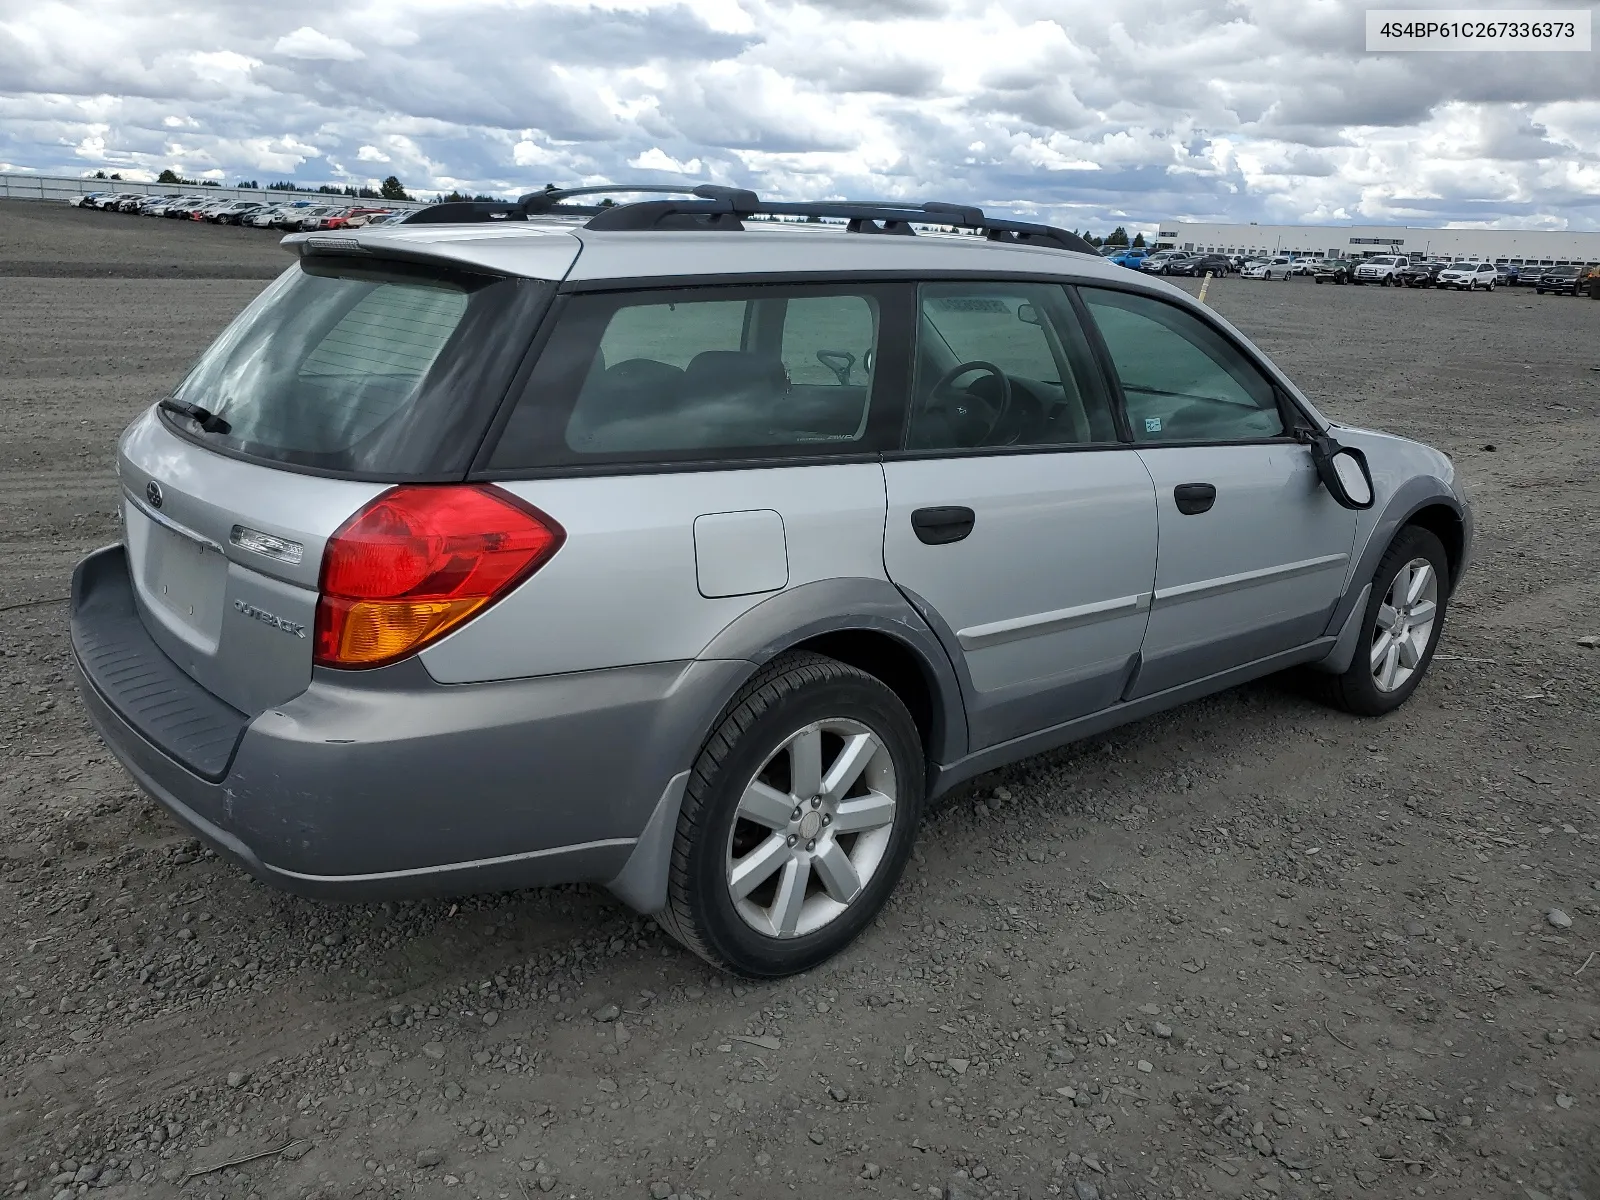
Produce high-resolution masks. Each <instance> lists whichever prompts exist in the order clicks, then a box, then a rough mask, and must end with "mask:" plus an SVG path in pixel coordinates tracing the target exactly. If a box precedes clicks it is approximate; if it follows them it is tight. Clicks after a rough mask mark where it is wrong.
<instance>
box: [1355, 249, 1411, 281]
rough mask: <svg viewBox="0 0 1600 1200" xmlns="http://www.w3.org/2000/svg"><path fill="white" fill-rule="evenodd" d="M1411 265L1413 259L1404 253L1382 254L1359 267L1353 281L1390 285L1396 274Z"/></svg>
mask: <svg viewBox="0 0 1600 1200" xmlns="http://www.w3.org/2000/svg"><path fill="white" fill-rule="evenodd" d="M1410 265H1411V260H1410V259H1409V258H1407V257H1406V256H1405V255H1404V254H1380V255H1378V256H1377V257H1376V258H1369V259H1367V261H1366V262H1364V263H1362V264H1361V265H1360V266H1359V267H1357V268H1356V273H1355V276H1354V278H1353V279H1352V280H1351V282H1353V283H1376V284H1380V285H1382V286H1383V287H1388V286H1389V285H1390V284H1392V283H1394V282H1395V275H1396V274H1397V273H1398V272H1400V271H1404V270H1405V269H1406V268H1407V267H1409V266H1410Z"/></svg>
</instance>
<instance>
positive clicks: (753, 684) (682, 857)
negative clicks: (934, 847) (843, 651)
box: [657, 651, 927, 979]
mask: <svg viewBox="0 0 1600 1200" xmlns="http://www.w3.org/2000/svg"><path fill="white" fill-rule="evenodd" d="M839 717H844V718H849V719H851V720H854V721H857V722H859V723H860V724H862V725H865V726H867V727H868V728H869V729H871V730H872V731H873V733H874V734H876V735H877V737H878V738H879V739H880V740H881V741H882V742H883V744H884V746H885V748H886V749H887V750H888V752H889V754H890V756H891V759H892V761H893V763H894V773H895V791H896V796H895V807H896V811H895V818H894V825H893V827H892V832H891V833H890V837H889V843H888V846H887V848H886V849H885V851H884V856H883V858H882V860H881V861H880V863H879V865H878V867H877V870H876V871H875V872H874V873H873V874H872V876H871V878H870V879H869V880H868V881H867V883H866V885H865V886H864V887H863V888H862V890H861V891H860V892H859V893H858V895H857V897H856V899H855V900H854V901H853V902H851V903H850V905H849V907H848V908H846V909H845V910H844V911H843V912H842V913H840V914H839V915H838V916H837V917H835V918H834V919H833V920H831V921H830V922H829V923H827V924H826V925H823V926H822V927H821V928H820V929H817V930H816V931H814V932H812V933H810V934H805V935H802V936H800V937H795V938H789V939H781V938H777V937H772V936H769V935H767V934H764V933H761V932H759V931H758V930H756V929H755V928H753V927H752V926H750V925H749V924H747V923H746V922H745V921H744V919H743V918H742V917H741V916H740V915H739V913H738V911H737V909H736V908H735V907H734V901H733V898H732V896H731V895H730V894H729V891H728V885H727V878H726V866H727V864H726V852H727V850H726V848H727V845H728V839H729V836H730V833H731V832H732V830H733V827H734V820H735V815H736V811H737V808H738V804H739V800H740V796H741V794H742V793H743V791H744V788H745V786H746V784H747V783H748V782H749V781H750V780H751V779H752V778H753V777H754V776H755V774H756V772H757V771H759V770H760V769H761V768H762V765H763V764H764V763H765V762H766V761H767V759H768V758H770V757H771V756H772V754H773V752H774V751H775V750H776V749H777V748H778V747H779V746H781V745H782V744H783V743H784V742H785V741H786V740H787V739H788V738H789V737H791V736H792V735H793V734H794V733H795V731H796V730H798V729H800V728H802V727H804V726H805V725H808V724H810V723H811V722H813V721H820V720H825V719H829V718H839ZM926 791H927V785H926V781H925V773H924V757H923V747H922V741H921V738H920V737H919V736H918V733H917V727H916V723H915V722H914V721H913V720H912V719H911V714H910V713H909V712H907V711H906V707H905V705H904V704H903V703H902V702H901V700H900V698H899V697H898V696H896V695H895V694H894V692H893V691H891V690H890V689H889V688H888V687H887V686H885V685H884V684H883V683H882V682H881V681H879V680H878V679H876V678H874V677H873V676H871V675H869V674H867V673H866V672H865V671H861V670H858V669H857V668H855V667H852V666H848V665H846V664H845V663H842V662H839V661H837V660H836V659H832V658H827V657H825V656H823V655H820V654H812V653H808V652H800V651H791V652H790V653H787V654H781V655H779V656H778V657H777V658H775V659H773V660H772V662H770V663H768V664H767V665H766V666H765V667H763V668H762V669H761V670H760V671H758V672H757V673H756V674H755V676H754V677H752V678H751V680H750V681H749V682H748V683H746V684H745V686H744V687H743V688H741V689H740V691H739V693H738V695H736V696H735V697H734V698H733V700H732V701H730V702H729V705H728V707H727V709H726V710H725V711H724V713H723V716H722V718H721V719H720V720H719V721H718V723H717V725H716V728H715V729H714V730H713V731H712V733H711V736H710V737H709V738H708V739H707V740H706V744H705V747H704V749H702V750H701V752H700V757H699V758H698V759H697V760H696V761H695V765H694V769H693V770H692V771H691V772H690V775H689V785H688V789H687V791H686V793H685V795H684V801H683V809H682V812H681V814H680V815H679V817H678V829H677V835H676V837H675V839H674V842H673V847H672V864H671V869H670V872H669V874H668V879H667V906H666V908H665V910H664V911H663V912H661V913H660V914H658V916H657V920H658V921H659V922H660V924H661V926H662V928H664V929H665V930H666V931H667V932H668V933H670V934H671V935H672V936H673V937H675V938H677V940H678V941H680V942H681V943H683V945H684V946H685V947H687V948H688V949H690V950H692V951H694V952H695V953H696V954H698V955H699V956H700V957H701V958H703V959H705V960H706V961H707V962H709V963H712V964H713V965H715V966H719V967H722V968H724V969H725V970H729V971H732V972H734V973H736V974H739V975H744V976H746V977H749V978H756V979H775V978H779V977H781V976H784V975H792V974H795V973H796V972H799V971H806V970H809V969H810V968H812V967H814V966H816V965H817V964H818V963H821V962H823V961H824V960H826V959H828V958H831V957H832V956H833V955H835V954H837V953H838V952H839V951H840V950H843V949H844V948H845V947H846V946H848V945H849V944H850V943H851V942H852V941H854V940H855V939H856V937H857V935H859V934H860V932H861V931H862V930H863V929H864V928H865V927H866V926H867V924H868V922H870V921H871V920H872V919H873V917H875V916H877V914H878V912H879V911H880V910H881V909H882V908H883V905H884V903H885V902H886V901H887V900H888V898H889V896H890V894H891V893H892V892H893V891H894V888H895V885H896V883H898V882H899V879H900V875H901V872H902V871H903V870H904V869H905V864H906V860H907V859H908V858H909V857H910V855H911V847H912V844H913V842H915V840H916V836H917V827H918V824H919V822H920V821H921V817H922V807H923V801H924V800H925V799H926Z"/></svg>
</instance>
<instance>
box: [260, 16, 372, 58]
mask: <svg viewBox="0 0 1600 1200" xmlns="http://www.w3.org/2000/svg"><path fill="white" fill-rule="evenodd" d="M272 49H273V51H274V52H275V53H277V54H283V55H286V56H288V57H289V58H303V59H310V60H318V59H321V60H325V61H328V62H356V61H358V60H360V59H363V58H365V57H366V55H365V54H364V53H362V52H361V51H360V50H358V49H356V48H355V47H354V46H352V45H351V44H350V43H349V42H347V41H345V40H344V39H343V38H336V37H329V36H328V35H327V34H325V33H321V32H319V31H317V30H315V29H313V28H311V26H309V25H302V26H300V28H299V29H296V30H295V31H294V32H293V33H286V34H284V35H283V36H282V37H281V38H279V39H278V40H277V41H276V42H275V43H274V44H273V47H272Z"/></svg>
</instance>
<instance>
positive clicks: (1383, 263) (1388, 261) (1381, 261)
mask: <svg viewBox="0 0 1600 1200" xmlns="http://www.w3.org/2000/svg"><path fill="white" fill-rule="evenodd" d="M1394 262H1395V260H1394V259H1392V258H1375V259H1373V260H1372V265H1373V266H1375V267H1392V266H1394Z"/></svg>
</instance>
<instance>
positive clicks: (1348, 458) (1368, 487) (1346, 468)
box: [1310, 434, 1373, 509]
mask: <svg viewBox="0 0 1600 1200" xmlns="http://www.w3.org/2000/svg"><path fill="white" fill-rule="evenodd" d="M1310 445H1311V461H1312V462H1314V463H1315V464H1316V467H1317V476H1318V478H1320V479H1321V480H1322V486H1323V487H1325V488H1327V489H1328V494H1329V495H1330V496H1332V497H1333V498H1334V500H1336V501H1337V502H1338V503H1339V504H1341V505H1343V506H1344V507H1345V508H1354V509H1363V508H1371V507H1372V501H1373V488H1372V471H1371V470H1370V469H1369V468H1368V466H1367V456H1366V455H1365V454H1363V453H1362V452H1361V451H1360V450H1357V449H1356V448H1355V447H1354V446H1341V445H1339V443H1338V442H1336V441H1334V439H1333V438H1332V437H1330V436H1329V435H1327V434H1319V435H1316V436H1314V437H1312V438H1311V440H1310Z"/></svg>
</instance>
